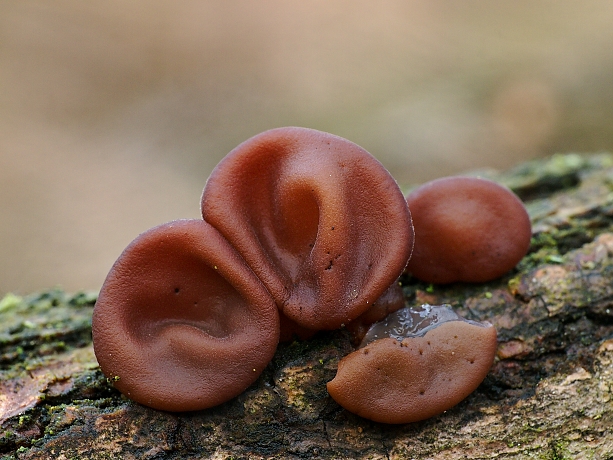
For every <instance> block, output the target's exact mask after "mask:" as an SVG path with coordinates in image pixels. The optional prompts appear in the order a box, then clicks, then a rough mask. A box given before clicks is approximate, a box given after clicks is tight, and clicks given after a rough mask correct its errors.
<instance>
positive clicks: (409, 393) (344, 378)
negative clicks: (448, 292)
mask: <svg viewBox="0 0 613 460" xmlns="http://www.w3.org/2000/svg"><path fill="white" fill-rule="evenodd" d="M445 309H447V307H430V306H424V308H423V309H422V310H421V311H419V310H418V311H417V312H411V311H410V310H409V309H406V308H405V309H401V310H398V312H396V313H393V314H392V315H390V316H391V317H392V318H389V319H388V323H387V324H381V323H377V324H375V325H373V326H372V328H374V329H375V331H374V332H373V333H372V334H367V337H366V338H365V341H364V342H363V344H365V345H364V346H363V347H362V348H360V349H358V350H357V351H355V352H353V353H351V354H349V355H348V356H346V357H345V358H343V359H342V360H341V361H340V363H339V366H338V372H337V374H336V377H335V378H334V379H333V380H332V381H330V382H328V392H329V393H330V395H331V396H332V398H334V400H335V401H336V402H337V403H339V404H340V405H341V406H343V407H344V408H345V409H347V410H349V411H350V412H353V413H355V414H357V415H360V416H361V417H364V418H367V419H370V420H373V421H376V422H383V423H409V422H416V421H419V420H424V419H426V418H429V417H432V416H434V415H437V414H440V413H442V412H444V411H445V410H447V409H450V408H451V407H453V406H455V405H456V404H458V403H459V402H460V401H462V400H463V399H464V398H466V397H467V396H468V395H469V394H470V393H472V392H473V391H474V390H475V389H476V388H477V387H478V386H479V384H480V383H481V382H482V381H483V379H484V378H485V376H486V375H487V373H488V371H489V369H490V367H491V365H492V363H493V360H494V355H495V352H496V330H495V328H494V327H493V326H492V325H490V324H489V323H477V322H474V321H467V320H464V319H462V318H461V317H459V316H457V315H456V314H455V313H454V312H453V311H451V310H449V309H447V311H445ZM369 335H370V337H369ZM375 336H376V337H384V338H376V337H375ZM371 339H374V341H372V342H369V340H371Z"/></svg>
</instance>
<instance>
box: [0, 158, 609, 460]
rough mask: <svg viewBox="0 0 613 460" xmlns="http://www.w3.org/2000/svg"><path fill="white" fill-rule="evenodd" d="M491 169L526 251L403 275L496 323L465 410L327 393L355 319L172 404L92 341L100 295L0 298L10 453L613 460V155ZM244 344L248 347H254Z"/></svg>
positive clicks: (5, 434)
mask: <svg viewBox="0 0 613 460" xmlns="http://www.w3.org/2000/svg"><path fill="white" fill-rule="evenodd" d="M492 177H493V178H495V179H497V180H499V181H501V182H502V183H505V184H507V185H509V186H510V187H512V188H513V189H514V190H515V191H516V192H517V193H518V194H519V195H520V196H521V197H522V198H523V199H524V200H525V201H526V204H527V207H528V209H529V212H530V215H531V217H532V221H533V229H534V237H533V241H532V247H531V250H530V253H529V254H528V255H527V256H526V257H525V258H524V260H523V261H522V262H521V263H520V264H519V265H518V267H517V269H516V270H515V271H514V272H513V273H510V274H508V276H506V277H504V278H503V279H499V280H496V281H494V282H491V283H487V284H479V285H465V284H456V285H452V286H446V287H440V286H429V285H426V284H423V283H419V282H417V281H415V280H411V279H404V280H403V282H404V291H405V295H406V299H407V302H408V304H409V305H416V304H421V303H426V302H428V303H437V304H438V303H450V304H451V305H453V306H454V308H456V309H457V310H458V311H459V312H460V313H461V314H462V315H464V316H466V317H469V318H473V319H479V320H487V321H490V322H491V323H493V324H494V325H495V326H496V328H497V329H498V332H499V347H498V357H497V359H496V362H495V364H494V366H493V367H492V370H491V372H490V373H489V375H488V377H487V378H486V380H485V381H484V382H483V384H482V385H481V386H480V387H479V388H478V389H477V391H475V392H474V393H473V394H472V395H471V396H469V397H468V398H467V399H466V400H465V401H463V402H462V403H460V404H459V405H458V406H456V407H454V408H452V409H450V410H449V411H447V412H446V413H444V414H442V415H440V416H437V417H434V418H432V419H429V420H426V421H423V422H419V423H413V424H407V425H400V426H389V425H383V424H378V423H373V422H369V421H368V420H364V419H361V418H359V417H357V416H354V415H352V414H350V413H348V412H346V411H345V410H343V409H342V408H340V407H339V406H338V405H337V404H336V403H335V402H334V401H333V400H331V398H330V397H329V396H328V394H327V392H326V385H325V384H326V382H327V381H329V380H330V379H332V377H333V376H334V374H335V372H336V365H337V363H338V361H339V359H341V358H342V357H343V356H344V355H346V354H347V353H349V352H350V351H351V350H352V346H351V341H350V336H349V334H348V333H347V332H346V331H336V332H329V333H320V334H318V335H317V336H315V338H313V339H311V340H308V341H303V342H294V343H291V344H288V345H281V346H280V347H279V350H278V352H277V354H276V356H275V358H274V360H273V362H272V363H271V364H270V365H269V366H268V368H267V369H266V370H265V372H264V373H263V375H262V376H261V377H260V379H259V380H258V381H257V382H256V383H255V384H254V385H252V386H251V387H250V388H249V389H248V390H247V391H245V392H244V393H243V394H242V395H241V396H239V397H237V398H235V399H233V400H232V401H229V402H228V403H226V404H223V405H222V406H219V407H216V408H213V409H210V410H206V411H202V412H195V413H189V414H170V413H165V412H160V411H156V410H152V409H149V408H146V407H143V406H140V405H138V404H135V403H133V402H131V401H129V400H127V399H125V398H124V397H122V396H121V395H120V394H119V393H118V392H117V391H116V390H115V389H114V388H113V384H112V382H109V381H108V380H107V379H105V377H104V376H103V375H102V374H101V372H100V370H99V369H98V366H97V364H96V360H95V357H94V354H93V351H92V346H91V329H90V326H91V312H92V308H93V304H94V302H95V295H89V294H84V293H81V294H77V295H68V294H65V293H63V292H61V291H50V292H45V293H42V294H35V295H31V296H27V297H23V298H22V297H18V296H12V295H9V296H6V297H5V298H4V299H3V300H2V301H0V459H9V458H10V459H14V458H18V459H44V458H58V459H72V458H74V459H114V458H117V459H196V458H215V459H218V458H219V459H222V458H234V459H240V458H244V459H260V458H284V459H297V458H322V459H328V458H335V459H336V458H359V459H362V458H364V459H366V458H372V459H377V458H384V459H409V458H410V459H464V458H479V459H485V458H504V459H524V458H536V459H564V458H568V459H571V458H573V459H576V458H586V459H610V458H613V428H612V427H613V400H612V396H613V393H612V392H613V185H612V184H613V156H611V155H608V154H601V155H596V156H589V157H582V156H577V155H558V156H554V157H552V158H550V159H548V160H544V161H536V162H532V163H529V164H525V165H522V166H521V167H519V168H517V169H515V170H513V171H509V172H507V173H504V174H495V175H494V174H492ZM245 352H248V350H245Z"/></svg>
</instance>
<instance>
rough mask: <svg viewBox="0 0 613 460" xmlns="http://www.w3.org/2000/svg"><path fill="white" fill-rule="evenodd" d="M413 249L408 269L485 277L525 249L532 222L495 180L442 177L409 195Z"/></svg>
mask: <svg viewBox="0 0 613 460" xmlns="http://www.w3.org/2000/svg"><path fill="white" fill-rule="evenodd" d="M407 202H408V204H409V208H410V209H411V215H412V217H413V225H414V228H415V250H414V251H413V255H412V257H411V260H410V262H409V264H408V266H407V271H408V272H410V273H411V274H412V275H413V276H415V277H416V278H419V279H421V280H423V281H427V282H431V283H440V284H444V283H453V282H457V281H464V282H485V281H490V280H493V279H496V278H498V277H500V276H502V275H503V274H505V273H506V272H508V271H509V270H511V269H512V268H513V267H515V265H517V263H518V262H519V261H520V260H521V259H522V257H523V256H524V255H525V254H526V252H527V251H528V248H529V246H530V237H531V226H530V219H529V217H528V213H527V212H526V209H525V207H524V205H523V203H522V202H521V201H520V199H519V198H518V197H517V196H516V195H515V194H514V193H513V192H511V191H510V190H509V189H507V188H505V187H503V186H502V185H499V184H497V183H495V182H492V181H490V180H486V179H480V178H476V177H461V176H455V177H445V178H442V179H437V180H434V181H432V182H428V183H426V184H424V185H422V186H421V187H418V188H417V189H415V190H414V191H413V192H411V193H410V194H409V195H408V197H407Z"/></svg>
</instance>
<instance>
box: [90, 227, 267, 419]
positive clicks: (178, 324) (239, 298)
mask: <svg viewBox="0 0 613 460" xmlns="http://www.w3.org/2000/svg"><path fill="white" fill-rule="evenodd" d="M92 329H93V332H92V333H93V340H94V351H95V353H96V357H97V359H98V362H99V364H100V367H101V369H102V372H103V373H104V374H105V375H106V376H107V377H108V378H109V379H110V380H111V381H112V382H113V384H114V386H115V387H116V388H117V389H119V390H120V391H121V392H122V393H124V394H125V395H126V396H128V397H129V398H131V399H133V400H135V401H137V402H139V403H141V404H144V405H146V406H150V407H153V408H156V409H161V410H168V411H191V410H197V409H204V408H208V407H212V406H215V405H217V404H220V403H222V402H225V401H227V400H229V399H231V398H233V397H234V396H237V395H238V394H240V393H241V392H243V391H244V390H245V389H246V388H247V387H248V386H249V385H250V384H251V383H253V382H254V381H255V380H256V379H257V378H258V376H259V375H260V373H261V372H262V370H263V369H264V368H265V367H266V365H267V364H268V363H269V362H270V360H271V359H272V357H273V355H274V352H275V349H276V346H277V343H278V338H279V315H278V310H277V308H276V305H275V303H274V301H273V299H272V298H271V296H270V295H269V294H268V292H267V291H266V289H265V288H264V286H263V285H262V284H261V283H260V281H259V280H258V279H257V277H256V276H255V275H254V274H253V272H252V271H251V270H250V269H249V267H247V265H246V264H245V262H244V261H243V260H242V258H241V257H240V256H239V255H238V254H237V253H236V251H235V250H234V249H233V248H232V247H231V246H230V245H229V244H228V242H227V241H226V240H225V239H224V238H223V237H222V236H221V235H220V234H219V233H218V232H217V231H216V230H215V229H214V228H212V227H211V226H210V225H209V224H207V223H206V222H204V221H202V220H180V221H174V222H170V223H167V224H163V225H160V226H158V227H155V228H153V229H151V230H148V231H146V232H145V233H143V234H141V235H140V236H138V237H137V238H136V239H135V240H134V241H133V242H132V243H131V244H130V245H129V246H128V247H127V248H126V249H125V250H124V252H123V253H122V254H121V256H120V257H119V259H118V260H117V261H116V262H115V264H114V266H113V267H112V269H111V271H110V272H109V274H108V276H107V278H106V281H105V282H104V285H103V287H102V290H101V292H100V295H99V297H98V301H97V302H96V305H95V308H94V315H93V324H92Z"/></svg>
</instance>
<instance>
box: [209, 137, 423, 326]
mask: <svg viewBox="0 0 613 460" xmlns="http://www.w3.org/2000/svg"><path fill="white" fill-rule="evenodd" d="M202 216H203V218H204V220H205V221H207V222H209V223H210V224H211V225H213V226H214V227H215V228H216V229H217V230H219V232H220V233H221V234H222V235H223V236H224V237H225V238H226V239H227V240H228V241H229V242H230V244H232V246H234V247H235V248H236V249H237V250H238V252H239V253H240V254H241V256H242V257H243V258H244V259H245V261H246V262H247V264H248V265H249V266H250V267H251V269H252V270H253V271H254V272H255V273H256V275H257V276H258V277H259V278H260V280H262V282H263V283H264V285H265V286H266V288H267V289H268V291H269V292H270V293H271V294H272V296H273V298H274V299H275V301H276V303H277V306H278V307H279V309H280V310H281V311H282V313H283V314H284V315H285V316H287V318H289V319H290V320H292V321H294V322H295V323H296V324H298V325H299V326H301V327H304V328H306V329H311V330H322V329H336V328H338V327H340V326H341V325H342V324H347V323H348V322H349V321H351V320H353V319H355V318H357V317H358V316H359V315H361V314H362V313H364V312H365V311H366V310H367V309H368V308H370V306H371V305H372V304H373V303H374V302H375V301H376V300H377V299H378V298H379V297H380V296H381V295H382V294H383V293H384V292H385V290H386V289H387V288H388V287H389V286H390V285H391V284H392V283H393V282H394V281H395V280H396V279H397V278H398V277H399V276H400V274H401V273H402V271H403V270H404V268H405V266H406V264H407V261H408V259H409V256H410V254H411V250H412V247H413V227H412V225H411V215H410V212H409V208H408V206H407V203H406V201H405V200H404V197H403V195H402V193H401V191H400V189H399V187H398V185H397V184H396V181H395V180H394V179H393V178H392V176H391V175H390V174H389V172H388V171H387V170H386V169H385V168H384V167H383V166H382V165H381V163H379V161H377V160H376V159H375V158H374V157H373V156H372V155H370V154H369V153H368V152H367V151H366V150H364V149H363V148H361V147H359V146H358V145H356V144H354V143H353V142H350V141H348V140H346V139H343V138H341V137H338V136H334V135H332V134H328V133H324V132H321V131H316V130H313V129H306V128H295V127H286V128H278V129H273V130H270V131H266V132H264V133H261V134H258V135H257V136H255V137H253V138H251V139H249V140H247V141H245V142H244V143H242V144H241V145H239V146H238V147H236V148H235V149H234V150H233V151H232V152H230V153H229V154H228V155H227V156H226V157H225V158H224V159H223V160H222V161H221V162H220V163H219V165H217V167H216V168H215V169H214V171H213V172H212V174H211V176H210V178H209V180H208V181H207V184H206V186H205V188H204V191H203V194H202Z"/></svg>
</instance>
